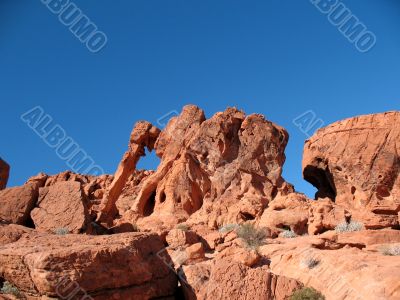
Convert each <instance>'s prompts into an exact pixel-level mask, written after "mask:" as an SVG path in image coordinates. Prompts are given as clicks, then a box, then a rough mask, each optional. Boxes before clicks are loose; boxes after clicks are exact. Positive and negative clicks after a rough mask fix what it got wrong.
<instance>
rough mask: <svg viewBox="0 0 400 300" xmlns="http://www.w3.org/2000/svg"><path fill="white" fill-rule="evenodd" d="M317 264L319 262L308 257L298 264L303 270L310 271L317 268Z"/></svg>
mask: <svg viewBox="0 0 400 300" xmlns="http://www.w3.org/2000/svg"><path fill="white" fill-rule="evenodd" d="M319 262H320V261H319V260H318V259H316V258H313V257H308V258H306V259H303V260H302V261H301V263H300V264H301V266H303V267H305V268H308V269H312V268H315V267H316V266H318V264H319Z"/></svg>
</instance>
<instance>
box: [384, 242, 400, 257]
mask: <svg viewBox="0 0 400 300" xmlns="http://www.w3.org/2000/svg"><path fill="white" fill-rule="evenodd" d="M379 251H380V252H381V253H382V254H383V255H388V256H399V255H400V245H386V246H383V247H381V248H380V249H379Z"/></svg>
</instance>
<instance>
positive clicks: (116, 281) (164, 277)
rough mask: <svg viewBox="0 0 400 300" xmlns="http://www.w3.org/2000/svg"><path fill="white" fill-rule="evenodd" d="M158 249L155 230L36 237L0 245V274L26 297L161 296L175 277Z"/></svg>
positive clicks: (136, 299) (170, 290)
mask: <svg viewBox="0 0 400 300" xmlns="http://www.w3.org/2000/svg"><path fill="white" fill-rule="evenodd" d="M162 249H163V243H162V242H161V240H160V238H159V237H158V236H157V235H155V234H144V233H124V234H118V235H112V236H96V237H94V236H86V235H66V236H56V235H43V234H42V235H36V236H31V237H25V238H22V239H20V240H19V241H18V242H16V243H12V244H8V245H6V246H3V247H1V248H0V277H2V278H4V279H6V280H7V281H9V282H11V283H12V284H13V285H15V286H16V287H18V288H19V290H20V291H22V292H23V293H24V294H27V295H31V296H40V295H42V296H48V297H59V298H61V299H67V298H68V299H78V298H79V299H81V297H83V295H84V294H85V293H86V294H87V295H89V296H91V297H93V298H94V299H127V300H148V299H153V298H157V297H166V296H171V295H173V294H174V292H175V289H176V287H177V278H176V275H175V273H174V272H173V271H172V270H171V269H170V268H169V267H168V266H167V265H166V264H165V263H164V262H163V261H162V260H161V259H160V258H159V257H158V256H157V252H159V251H161V250H162ZM164 259H165V258H164ZM68 286H69V288H68ZM71 286H72V287H73V288H72V289H71ZM76 287H78V288H77V289H76V290H75V292H73V290H74V288H76ZM71 290H72V291H71ZM69 293H72V294H71V295H70V296H69V297H72V298H69V297H68V296H67V295H68V294H69ZM74 294H75V296H74ZM78 295H80V296H78ZM74 297H75V298H74ZM88 299H89V298H88Z"/></svg>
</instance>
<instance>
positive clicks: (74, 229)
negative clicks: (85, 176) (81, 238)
mask: <svg viewBox="0 0 400 300" xmlns="http://www.w3.org/2000/svg"><path fill="white" fill-rule="evenodd" d="M37 206H38V207H36V208H35V209H34V210H32V212H31V217H32V220H33V222H34V223H35V228H36V229H37V230H39V231H49V232H54V231H55V230H57V229H58V228H65V229H68V231H69V232H71V233H80V232H82V231H84V230H85V229H86V225H87V223H88V222H89V212H88V208H87V199H86V198H85V195H84V193H83V190H82V186H81V183H80V182H77V181H64V182H57V183H55V184H54V185H52V186H49V187H44V188H41V189H40V191H39V200H38V203H37Z"/></svg>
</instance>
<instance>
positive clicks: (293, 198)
mask: <svg viewBox="0 0 400 300" xmlns="http://www.w3.org/2000/svg"><path fill="white" fill-rule="evenodd" d="M310 205H311V201H310V200H309V199H308V198H307V197H306V196H304V195H303V194H298V193H291V194H289V195H285V196H279V197H276V198H275V199H274V200H273V201H271V202H270V204H269V206H268V208H267V209H265V210H264V213H263V214H262V216H261V218H260V219H259V221H258V222H257V223H258V226H259V227H266V228H269V229H270V230H271V233H272V235H273V236H277V235H278V234H279V233H280V232H281V231H282V230H283V229H291V230H292V231H293V232H295V233H296V234H299V235H301V234H304V233H307V232H308V227H307V223H308V218H309V207H310Z"/></svg>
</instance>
